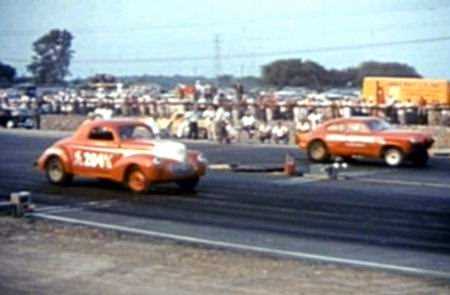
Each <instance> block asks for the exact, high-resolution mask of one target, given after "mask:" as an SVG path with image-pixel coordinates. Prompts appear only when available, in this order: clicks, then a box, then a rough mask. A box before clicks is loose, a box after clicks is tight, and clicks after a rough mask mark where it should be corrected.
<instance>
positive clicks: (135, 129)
mask: <svg viewBox="0 0 450 295" xmlns="http://www.w3.org/2000/svg"><path fill="white" fill-rule="evenodd" d="M154 138H155V135H154V134H153V132H152V130H151V129H150V128H148V127H146V126H144V125H127V126H122V127H120V139H122V140H127V139H154Z"/></svg>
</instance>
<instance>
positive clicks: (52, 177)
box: [45, 156, 73, 185]
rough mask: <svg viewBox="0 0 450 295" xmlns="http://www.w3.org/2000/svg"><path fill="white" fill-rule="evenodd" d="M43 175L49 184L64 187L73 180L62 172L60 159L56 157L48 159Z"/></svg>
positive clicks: (62, 167) (71, 176) (69, 175)
mask: <svg viewBox="0 0 450 295" xmlns="http://www.w3.org/2000/svg"><path fill="white" fill-rule="evenodd" d="M45 173H46V176H47V179H48V181H49V182H50V183H51V184H56V185H66V184H69V183H70V182H71V181H72V179H73V175H72V174H70V173H67V172H66V171H65V170H64V165H63V163H62V161H61V159H60V158H58V157H56V156H53V157H50V158H49V159H48V160H47V162H46V163H45Z"/></svg>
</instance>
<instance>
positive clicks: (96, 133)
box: [37, 119, 207, 192]
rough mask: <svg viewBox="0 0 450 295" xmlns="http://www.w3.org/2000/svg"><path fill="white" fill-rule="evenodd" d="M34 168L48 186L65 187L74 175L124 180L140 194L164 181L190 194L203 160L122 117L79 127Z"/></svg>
mask: <svg viewBox="0 0 450 295" xmlns="http://www.w3.org/2000/svg"><path fill="white" fill-rule="evenodd" d="M37 166H38V167H39V168H40V169H41V170H42V171H45V173H46V175H47V178H48V180H49V181H50V183H52V184H66V183H68V182H70V181H71V180H72V178H73V176H74V175H75V176H83V177H91V178H99V179H109V180H113V181H116V182H123V183H124V184H125V185H126V186H127V187H128V188H129V189H131V190H132V191H135V192H144V191H146V190H147V189H148V188H149V186H150V185H152V184H155V183H162V182H176V183H177V184H178V185H179V186H180V187H181V188H182V189H187V190H192V189H194V188H195V187H196V185H197V183H198V181H199V179H200V177H201V176H203V175H205V173H206V169H207V161H206V159H205V158H204V157H203V156H202V154H201V153H199V152H197V151H192V150H187V149H186V146H185V145H184V144H182V143H178V142H175V141H169V140H158V139H155V138H154V135H153V133H152V130H151V129H150V128H149V127H148V126H147V125H146V124H144V123H143V122H141V121H138V120H123V119H122V120H95V121H87V122H85V123H83V124H82V125H81V126H80V127H79V129H78V130H77V131H76V132H75V133H74V134H73V135H72V136H71V137H69V138H65V139H62V140H60V141H58V142H56V143H55V144H54V145H53V146H51V147H49V148H48V149H47V150H45V151H44V153H43V154H42V155H41V156H40V157H39V159H38V161H37Z"/></svg>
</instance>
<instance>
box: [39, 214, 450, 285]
mask: <svg viewBox="0 0 450 295" xmlns="http://www.w3.org/2000/svg"><path fill="white" fill-rule="evenodd" d="M30 215H31V216H34V217H38V218H43V219H47V220H54V221H61V222H66V223H73V224H80V225H86V226H90V227H97V228H102V229H108V230H115V231H120V232H125V233H132V234H139V235H144V236H150V237H157V238H164V239H171V240H176V241H181V242H188V243H195V244H201V245H207V246H213V247H220V248H228V249H234V250H241V251H242V250H243V251H251V252H257V253H264V254H270V255H278V256H284V257H292V258H300V259H308V260H316V261H321V262H328V263H339V264H346V265H352V266H358V267H367V268H373V269H379V270H386V271H395V272H402V273H407V274H413V275H423V276H431V277H437V278H444V279H450V273H448V272H441V271H434V270H428V269H421V268H415V267H407V266H400V265H393V264H384V263H377V262H371V261H364V260H355V259H345V258H339V257H334V256H326V255H318V254H310V253H304V252H294V251H286V250H281V249H271V248H265V247H257V246H250V245H245V244H237V243H229V242H223V241H215V240H207V239H201V238H195V237H190V236H183V235H177V234H171V233H164V232H157V231H150V230H144V229H139V228H133V227H127V226H121V225H115V224H107V223H99V222H94V221H88V220H82V219H76V218H69V217H63V216H57V215H51V214H45V213H33V214H30Z"/></svg>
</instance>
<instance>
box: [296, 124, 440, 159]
mask: <svg viewBox="0 0 450 295" xmlns="http://www.w3.org/2000/svg"><path fill="white" fill-rule="evenodd" d="M433 142H434V140H433V138H432V137H431V136H430V135H428V134H426V133H423V132H417V131H408V130H400V129H396V128H394V127H392V126H390V125H389V124H388V123H387V122H386V121H384V120H382V119H380V118H375V117H352V118H348V119H333V120H330V121H327V122H324V123H323V124H321V125H319V126H318V127H317V128H316V129H315V130H313V131H310V132H307V133H297V134H296V143H297V145H298V146H299V147H300V149H303V150H306V152H307V154H308V158H309V159H310V160H312V161H314V162H324V161H327V160H329V159H330V158H331V157H342V158H347V159H348V158H351V157H354V156H361V157H367V158H379V159H384V161H385V162H386V164H387V165H389V166H399V165H401V164H402V163H404V162H405V161H411V162H413V163H414V164H415V165H418V166H423V165H425V164H426V163H427V161H428V149H429V148H430V147H431V146H432V145H433Z"/></svg>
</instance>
